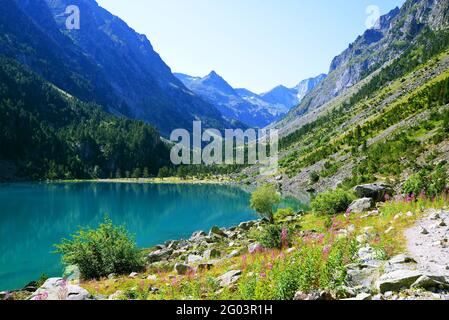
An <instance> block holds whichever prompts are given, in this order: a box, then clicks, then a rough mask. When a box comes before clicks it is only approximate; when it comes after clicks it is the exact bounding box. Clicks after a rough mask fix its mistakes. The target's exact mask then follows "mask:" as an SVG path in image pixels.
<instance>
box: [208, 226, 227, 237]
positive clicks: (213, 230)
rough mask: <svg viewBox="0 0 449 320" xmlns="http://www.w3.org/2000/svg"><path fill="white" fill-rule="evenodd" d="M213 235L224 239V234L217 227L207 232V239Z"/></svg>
mask: <svg viewBox="0 0 449 320" xmlns="http://www.w3.org/2000/svg"><path fill="white" fill-rule="evenodd" d="M213 235H216V236H220V237H226V233H225V232H224V231H223V230H221V229H220V228H219V227H217V226H213V227H212V228H211V229H210V231H209V237H212V236H213Z"/></svg>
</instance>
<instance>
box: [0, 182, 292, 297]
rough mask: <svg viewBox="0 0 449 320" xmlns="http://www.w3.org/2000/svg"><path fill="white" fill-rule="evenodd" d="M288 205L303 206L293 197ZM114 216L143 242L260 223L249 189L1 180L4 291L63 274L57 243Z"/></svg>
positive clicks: (1, 287) (148, 243) (0, 258)
mask: <svg viewBox="0 0 449 320" xmlns="http://www.w3.org/2000/svg"><path fill="white" fill-rule="evenodd" d="M289 205H290V206H291V205H297V203H294V202H291V203H289ZM105 215H107V216H109V217H110V218H111V219H112V221H113V222H114V224H119V225H124V226H125V227H126V228H127V229H128V230H129V231H130V233H132V234H133V235H135V239H136V242H137V244H138V245H139V246H140V247H150V246H152V245H155V244H159V243H163V242H164V241H166V240H170V239H180V238H188V237H190V235H191V234H192V233H193V232H194V231H197V230H206V231H207V230H209V228H210V227H212V226H214V225H218V226H220V227H230V226H233V225H237V224H239V223H240V222H242V221H247V220H253V219H255V218H256V215H255V213H254V212H253V211H252V210H251V209H250V208H249V194H248V193H246V192H244V191H243V190H241V189H239V188H236V187H231V186H223V185H170V184H167V185H157V184H120V183H54V184H45V183H42V184H39V183H36V184H0V291H2V290H13V289H18V288H22V287H23V286H24V285H26V284H27V283H28V282H29V281H31V280H36V279H38V278H39V277H40V275H41V274H43V273H45V274H46V275H47V276H60V275H61V274H62V266H61V264H60V256H59V255H56V254H54V253H52V252H53V251H54V247H53V245H54V244H55V243H59V242H60V241H61V239H62V238H64V237H68V236H69V235H71V234H72V233H73V232H75V231H76V230H77V229H78V227H79V226H90V227H96V226H97V225H98V224H99V223H100V222H102V221H103V219H104V217H105Z"/></svg>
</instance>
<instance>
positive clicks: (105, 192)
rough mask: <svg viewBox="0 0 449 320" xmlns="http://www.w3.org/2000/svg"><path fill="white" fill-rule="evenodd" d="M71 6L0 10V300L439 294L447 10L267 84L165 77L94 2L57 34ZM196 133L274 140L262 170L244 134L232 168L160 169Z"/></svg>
mask: <svg viewBox="0 0 449 320" xmlns="http://www.w3.org/2000/svg"><path fill="white" fill-rule="evenodd" d="M68 4H69V3H68V2H67V1H66V0H58V1H52V0H37V1H26V0H13V1H7V2H5V4H4V5H3V7H2V11H1V12H0V145H1V149H0V181H1V182H3V183H2V184H0V199H2V200H1V203H2V204H3V210H2V211H1V215H0V219H1V220H0V221H2V222H1V224H0V227H1V228H2V230H3V231H2V233H1V234H2V237H3V236H4V235H7V234H9V235H10V236H8V237H7V238H6V237H5V239H4V240H2V241H0V244H1V246H2V248H1V254H2V255H0V263H1V264H0V290H8V291H2V292H1V293H0V300H28V299H31V300H47V299H50V300H57V299H61V300H234V299H238V300H344V299H349V300H448V299H449V291H448V290H449V275H448V271H447V270H448V268H449V264H448V261H447V257H448V248H449V245H448V237H449V229H448V227H447V223H449V221H448V219H449V215H448V212H449V194H448V192H449V179H448V176H449V29H448V28H449V3H448V1H446V0H406V1H405V2H404V3H403V5H402V6H401V7H400V8H395V9H393V10H391V11H390V12H388V13H387V14H386V15H383V16H381V17H380V18H379V24H378V28H373V29H368V30H366V31H365V32H364V33H363V34H362V35H360V36H358V37H357V38H356V39H355V40H354V42H352V43H351V44H349V46H348V47H347V48H346V49H345V50H344V51H343V52H341V53H340V54H339V55H337V56H335V57H334V59H332V61H330V67H329V72H328V74H320V75H319V76H317V77H314V78H309V79H306V80H302V81H301V82H299V83H298V85H296V86H294V87H289V86H286V85H279V86H277V87H275V88H273V89H272V90H270V91H268V92H264V93H255V92H253V91H251V90H248V89H245V88H234V87H233V86H232V85H231V84H230V82H228V81H227V80H225V79H224V78H223V77H222V76H221V75H219V74H218V73H217V72H215V71H212V72H210V73H209V74H208V75H206V76H204V77H198V76H191V75H188V74H183V73H173V72H172V70H171V68H170V67H169V66H168V65H167V64H166V63H165V62H164V61H163V60H162V58H161V56H160V55H159V54H158V53H157V52H156V51H155V49H154V48H153V46H152V44H151V43H150V41H149V40H148V38H147V37H146V36H145V35H142V34H139V33H137V32H136V31H134V29H132V28H131V27H130V26H128V25H127V24H126V23H125V22H124V21H123V20H121V19H120V18H119V17H117V16H115V15H112V14H111V13H110V12H108V11H107V10H106V9H104V8H102V7H100V6H99V5H98V3H97V2H96V1H94V0H73V1H70V4H74V5H77V6H79V7H80V9H81V11H80V12H86V13H87V14H86V15H85V16H83V19H84V20H83V21H87V22H88V23H86V28H83V27H81V28H80V29H79V30H70V31H68V30H65V29H64V25H65V20H64V17H63V16H62V15H61V14H60V13H61V12H64V10H63V9H64V8H65V7H66V6H67V5H68ZM24 29H25V30H27V32H22V30H24ZM209 70H210V69H209ZM316 74H318V73H316ZM299 79H300V78H299V77H298V81H299ZM254 91H255V90H254ZM198 123H201V125H202V128H203V129H204V128H211V129H214V130H215V131H214V135H213V136H220V134H221V133H223V132H224V131H225V130H226V129H237V130H241V131H242V132H243V131H245V130H251V129H264V128H265V129H272V130H277V132H278V133H279V145H278V147H279V152H278V153H277V154H274V155H273V154H272V153H274V151H275V150H276V148H274V147H273V148H272V145H270V147H269V148H268V149H269V151H270V157H271V159H276V160H277V161H275V162H276V164H277V168H278V169H277V170H275V172H274V173H270V174H267V173H266V171H263V170H261V169H262V168H263V166H264V165H265V163H263V161H262V160H261V158H260V153H259V158H258V159H257V161H255V164H254V163H250V161H249V160H250V159H251V157H250V155H249V153H250V152H251V150H252V148H251V147H252V145H251V143H254V145H255V144H256V142H252V141H248V142H247V143H244V144H242V145H239V144H238V143H237V144H236V145H234V140H233V141H232V148H231V149H232V150H231V151H232V152H230V153H232V155H234V153H235V154H236V155H238V154H239V153H244V155H245V156H244V157H243V158H244V160H246V163H243V164H242V163H240V162H239V161H234V160H233V161H232V162H231V163H229V162H226V163H223V162H220V161H211V162H207V161H196V162H194V164H193V165H191V164H190V162H189V163H182V161H174V159H177V158H176V157H174V155H173V154H174V153H173V150H174V146H175V147H176V145H175V143H176V141H173V140H172V141H169V140H168V138H169V137H170V135H171V133H173V132H176V131H174V130H176V129H177V130H178V131H177V132H178V133H179V132H180V131H179V130H183V132H184V133H185V136H188V137H189V139H188V140H189V141H188V143H187V144H188V145H189V147H190V146H191V145H193V147H194V148H192V149H190V148H186V149H187V150H188V152H186V154H185V155H186V157H188V158H190V157H192V158H194V159H197V160H198V159H199V158H198V157H197V158H195V156H197V155H198V149H201V147H202V146H203V145H206V143H208V142H210V140H212V136H208V135H206V136H201V135H200V137H199V138H198V137H197V138H198V139H199V140H198V141H196V142H195V138H193V139H191V137H190V134H191V133H194V134H195V124H198ZM201 125H200V126H201ZM199 131H200V133H201V134H202V130H199ZM179 137H182V135H180V136H179ZM209 138H210V139H209ZM214 142H216V141H215V140H214ZM270 142H272V141H270ZM227 147H228V145H226V146H225V145H224V144H221V143H219V144H218V146H217V148H216V149H214V150H213V152H210V155H212V154H213V157H212V158H213V159H215V158H217V157H219V156H220V152H219V151H221V150H219V149H220V148H221V149H223V150H225V149H227ZM276 147H277V145H276ZM257 150H258V151H259V152H260V146H259V149H257ZM175 151H176V149H175ZM209 151H211V150H209ZM227 151H229V150H227ZM178 155H179V154H178ZM200 155H201V154H200ZM214 157H215V158H214ZM200 158H201V157H200ZM178 160H179V159H178ZM200 160H201V159H200ZM203 160H204V159H203ZM270 164H272V163H271V162H270ZM23 199H26V201H22V200H23ZM42 212H46V213H45V216H44V217H41V213H42ZM108 215H109V218H108ZM103 216H104V219H103ZM30 219H31V220H30ZM74 225H76V226H78V225H80V226H81V227H80V228H79V229H76V228H74V227H73V226H74ZM120 226H121V227H120ZM130 232H131V233H130ZM134 236H135V237H136V239H134ZM36 241H38V242H39V250H36V252H34V254H33V256H32V257H29V256H26V255H25V254H24V252H26V251H27V250H30V247H31V246H34V245H35V242H36ZM36 247H37V246H36ZM53 247H55V248H56V250H57V253H58V254H57V255H51V258H49V256H48V255H47V254H48V251H49V250H51V248H53ZM14 248H15V249H14ZM28 258H29V259H28ZM59 259H61V263H59V262H58V261H57V260H59ZM18 265H20V266H24V265H25V266H26V267H27V268H23V269H21V270H16V266H18ZM38 269H39V270H38ZM41 269H42V270H41ZM62 269H64V270H62ZM30 270H32V272H31V271H30ZM40 275H42V276H40ZM39 277H40V278H39ZM32 280H34V281H32ZM29 281H32V282H30V283H28V282H29ZM27 283H28V284H27ZM1 284H4V285H3V287H2V285H1ZM21 287H23V288H21Z"/></svg>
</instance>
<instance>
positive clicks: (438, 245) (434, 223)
mask: <svg viewBox="0 0 449 320" xmlns="http://www.w3.org/2000/svg"><path fill="white" fill-rule="evenodd" d="M447 225H449V211H448V210H429V211H428V213H427V214H426V216H425V217H424V218H423V219H421V220H420V221H419V222H418V223H417V224H416V225H415V226H414V227H413V228H410V229H408V230H407V231H406V233H405V236H406V238H407V242H408V245H407V249H408V253H409V254H410V255H411V256H412V257H413V258H414V259H415V260H416V262H417V263H418V264H417V268H418V269H419V270H420V271H424V272H425V273H427V274H432V275H437V276H446V277H448V276H449V243H448V239H449V228H448V227H447Z"/></svg>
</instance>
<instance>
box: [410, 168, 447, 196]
mask: <svg viewBox="0 0 449 320" xmlns="http://www.w3.org/2000/svg"><path fill="white" fill-rule="evenodd" d="M447 183H448V176H447V170H446V167H445V166H438V167H437V168H436V169H435V170H434V171H433V172H431V171H430V170H427V169H422V170H420V171H419V172H418V173H416V174H414V175H412V176H411V177H410V178H409V179H408V180H407V181H406V182H405V184H404V187H403V189H404V192H405V193H407V194H414V195H415V196H418V195H420V194H422V193H425V194H426V195H427V196H429V197H434V196H438V195H440V194H441V193H442V192H443V191H444V189H445V188H446V187H447Z"/></svg>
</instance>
